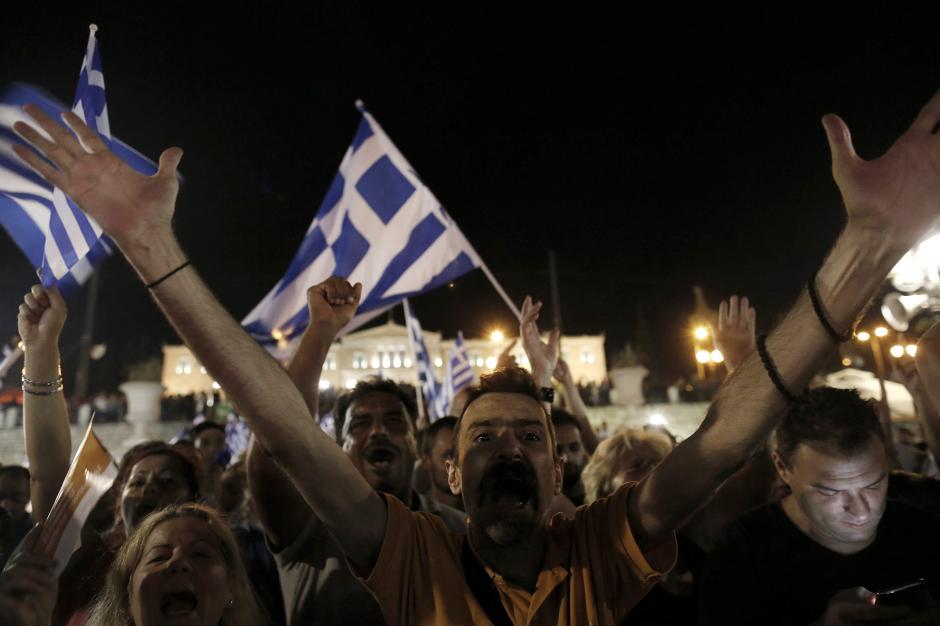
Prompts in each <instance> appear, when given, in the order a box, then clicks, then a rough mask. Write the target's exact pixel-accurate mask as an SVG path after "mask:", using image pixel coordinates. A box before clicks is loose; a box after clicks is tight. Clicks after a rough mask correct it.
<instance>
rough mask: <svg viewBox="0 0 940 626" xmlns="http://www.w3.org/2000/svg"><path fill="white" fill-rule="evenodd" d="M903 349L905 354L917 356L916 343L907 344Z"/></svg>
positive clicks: (912, 356)
mask: <svg viewBox="0 0 940 626" xmlns="http://www.w3.org/2000/svg"><path fill="white" fill-rule="evenodd" d="M904 351H905V352H907V356H909V357H911V358H914V357H915V356H917V344H916V343H911V344H908V345H907V347H906V348H904Z"/></svg>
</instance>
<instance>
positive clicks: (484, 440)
mask: <svg viewBox="0 0 940 626" xmlns="http://www.w3.org/2000/svg"><path fill="white" fill-rule="evenodd" d="M547 419H548V418H547V416H546V415H545V411H544V410H543V409H542V406H541V405H540V404H539V402H538V401H536V400H535V399H533V398H530V397H528V396H526V395H523V394H518V393H496V392H494V393H487V394H484V395H483V396H480V397H479V398H477V399H476V400H474V401H473V402H471V403H470V404H469V405H468V406H467V409H466V411H465V412H464V414H463V418H462V419H461V421H460V432H459V433H458V439H457V441H458V446H457V450H455V454H456V458H455V459H454V462H452V463H449V464H448V479H449V482H450V487H451V491H452V492H453V493H454V494H458V495H462V496H463V501H464V507H465V510H466V511H467V515H468V516H469V517H470V520H471V523H472V524H473V525H474V526H475V527H477V528H478V529H480V530H482V531H483V532H484V533H486V535H487V536H488V537H489V538H490V540H492V541H493V542H495V543H496V544H498V545H503V546H510V545H514V544H517V543H519V542H521V541H522V540H524V539H526V538H527V537H528V536H529V535H530V533H531V532H532V531H533V530H534V529H535V528H537V527H538V526H540V525H541V523H542V519H543V517H544V515H545V511H546V510H547V508H548V506H549V504H550V503H551V500H552V497H553V496H554V495H555V494H558V493H560V492H561V482H562V471H563V470H562V467H563V461H561V459H558V458H556V457H555V451H554V450H553V449H552V442H551V437H550V435H549V430H548V422H547Z"/></svg>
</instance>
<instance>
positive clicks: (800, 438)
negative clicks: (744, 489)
mask: <svg viewBox="0 0 940 626" xmlns="http://www.w3.org/2000/svg"><path fill="white" fill-rule="evenodd" d="M872 437H875V438H876V439H878V441H881V442H884V440H885V436H884V433H883V432H882V430H881V423H880V421H879V420H878V415H877V413H876V412H875V407H874V403H873V402H872V401H871V400H863V399H862V398H861V396H859V395H858V391H856V390H854V389H834V388H832V387H818V388H816V389H811V390H810V391H808V392H807V393H805V394H804V395H803V396H802V397H801V398H800V399H799V400H797V401H796V402H794V403H793V404H792V405H791V406H790V409H789V410H788V411H787V413H786V415H784V417H783V420H782V421H781V422H780V425H779V426H777V453H778V454H779V455H780V458H781V460H782V461H783V463H784V465H786V466H787V467H789V466H790V464H791V462H792V461H793V455H794V453H795V452H796V449H797V447H799V445H800V444H810V445H813V446H816V447H820V448H823V449H825V450H828V451H831V452H833V453H834V454H838V455H840V456H851V455H853V454H857V453H858V452H861V451H862V450H864V449H865V448H866V447H867V446H868V444H869V443H870V442H871V438H872Z"/></svg>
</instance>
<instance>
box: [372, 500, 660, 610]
mask: <svg viewBox="0 0 940 626" xmlns="http://www.w3.org/2000/svg"><path fill="white" fill-rule="evenodd" d="M632 486H633V484H629V485H624V486H623V487H621V488H620V489H618V490H617V491H615V492H614V493H613V494H612V495H611V496H610V497H608V498H604V499H601V500H598V501H597V502H594V503H593V504H590V505H587V506H583V507H581V508H579V509H578V511H577V513H576V514H575V518H574V519H573V520H571V519H565V518H563V517H562V516H560V515H557V516H555V518H554V519H552V521H551V523H550V524H549V525H548V527H547V530H548V546H547V547H546V552H545V563H544V564H543V565H542V571H541V572H540V573H539V577H538V582H537V584H536V590H535V592H534V593H529V592H528V591H527V590H525V589H523V588H521V587H517V586H515V585H512V584H511V583H509V582H507V581H505V580H504V579H503V578H502V576H500V575H499V574H497V573H496V572H494V571H493V570H491V569H490V568H489V567H486V572H487V574H489V575H490V578H491V579H492V580H493V583H494V584H495V586H496V589H497V591H498V593H499V596H500V599H501V600H502V604H503V607H504V608H505V609H506V612H507V614H508V615H509V617H510V619H511V620H512V623H513V624H514V625H515V626H529V625H538V626H568V625H571V626H587V625H592V626H593V625H597V626H616V625H617V624H619V623H620V622H621V621H622V620H623V618H624V617H625V616H626V615H627V613H628V612H629V611H630V609H632V608H633V606H634V605H635V604H636V603H637V602H639V600H640V599H641V598H642V597H643V596H644V595H645V594H646V592H647V591H649V589H650V588H651V587H652V586H653V585H654V584H656V582H657V579H658V578H659V577H660V576H661V575H662V574H663V572H665V571H668V570H669V568H671V567H672V565H673V564H674V562H675V559H676V541H675V538H674V537H673V538H672V539H670V540H669V541H666V542H664V543H663V544H662V545H660V546H658V547H657V548H656V549H654V550H652V551H650V553H649V554H646V555H644V554H643V553H642V552H641V551H640V548H639V546H637V544H636V541H635V540H634V538H633V534H632V533H631V532H630V525H629V523H628V522H627V498H628V496H629V494H630V488H631V487H632ZM385 501H386V503H387V504H388V522H387V524H386V527H385V539H384V541H383V543H382V549H381V551H380V552H379V557H378V560H377V561H376V563H375V567H374V568H373V569H372V572H371V574H370V575H369V578H368V579H366V581H365V583H366V585H367V586H368V587H369V588H370V589H371V590H372V592H373V593H374V594H375V596H376V599H377V600H378V602H379V606H381V607H382V613H383V615H384V616H385V620H386V622H388V625H389V626H398V625H401V626H444V625H450V624H455V625H456V624H480V625H484V626H491V625H492V622H490V620H489V618H488V617H487V616H486V613H485V612H484V610H483V608H482V607H481V606H480V604H479V603H478V602H477V600H476V598H475V597H474V595H473V592H472V591H471V590H470V588H469V587H468V586H467V582H466V579H465V578H464V572H463V567H462V565H461V561H460V554H461V549H462V543H461V542H462V541H463V536H462V535H455V534H453V533H451V532H449V531H448V530H447V527H446V526H445V525H444V524H443V523H442V522H441V521H440V520H439V519H438V518H436V517H435V516H433V515H427V514H424V513H414V512H412V511H410V510H409V509H408V508H407V507H405V505H403V504H402V503H401V502H399V501H398V500H396V499H395V498H385Z"/></svg>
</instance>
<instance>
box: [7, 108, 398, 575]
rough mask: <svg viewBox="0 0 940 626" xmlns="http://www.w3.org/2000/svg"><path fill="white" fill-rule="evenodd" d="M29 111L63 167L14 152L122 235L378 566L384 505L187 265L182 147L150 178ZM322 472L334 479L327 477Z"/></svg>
mask: <svg viewBox="0 0 940 626" xmlns="http://www.w3.org/2000/svg"><path fill="white" fill-rule="evenodd" d="M25 110H26V112H27V114H29V115H30V117H32V118H33V119H34V120H35V121H36V122H37V123H38V124H39V125H40V126H41V127H42V128H43V129H44V130H45V131H46V132H47V133H48V134H49V136H51V138H52V139H51V141H50V140H47V139H45V138H43V137H42V135H40V134H39V133H38V132H37V131H36V130H35V129H33V128H31V127H30V126H29V125H27V124H24V123H17V124H16V125H15V129H16V131H17V132H19V133H20V134H21V135H22V136H23V137H24V138H25V139H26V140H27V141H29V142H30V143H32V144H33V145H34V146H36V147H37V148H38V149H39V150H40V151H41V152H42V153H43V154H45V156H46V157H47V158H48V159H49V160H50V161H51V162H52V163H53V164H54V165H55V167H53V166H51V165H50V164H49V163H47V162H46V161H44V160H43V159H41V158H40V157H38V156H37V155H36V154H35V153H34V152H32V151H31V150H29V149H28V148H25V147H23V146H15V148H14V149H15V150H16V153H17V154H18V155H19V156H20V157H21V158H22V159H23V160H24V161H26V162H27V163H29V164H30V165H31V166H32V167H33V168H34V169H36V170H37V171H38V172H39V173H40V174H42V175H43V176H44V177H45V178H46V179H47V180H48V181H49V182H51V183H52V184H54V185H56V186H57V187H59V188H60V189H62V190H63V191H64V192H65V193H67V194H68V195H69V196H70V197H71V198H72V199H73V200H74V201H75V202H76V203H78V205H79V206H81V207H82V209H84V210H85V211H86V212H87V213H88V214H89V215H91V216H92V217H93V218H94V219H96V220H97V221H98V223H99V224H100V225H101V227H102V228H103V229H104V231H105V232H106V233H107V234H108V235H110V236H111V238H112V239H114V241H115V242H116V243H117V245H118V247H119V248H120V250H121V252H122V253H123V254H124V256H125V257H126V258H127V259H128V261H129V262H130V263H131V265H132V266H133V267H134V269H135V270H136V271H137V273H138V274H139V275H140V277H141V279H142V280H143V282H144V283H146V284H148V285H150V286H151V293H152V294H153V296H154V298H155V299H156V301H157V303H158V304H159V305H160V308H161V309H162V310H163V312H164V313H165V315H166V317H167V319H169V321H170V323H172V324H173V326H174V327H175V328H176V331H177V332H178V333H179V335H180V337H182V338H183V340H184V341H185V342H186V344H187V345H188V346H189V347H190V349H191V350H192V351H193V353H194V354H195V355H196V357H197V358H198V359H199V360H200V361H201V362H202V363H203V364H204V365H205V366H206V368H207V369H208V370H209V371H210V372H212V375H213V376H214V377H215V379H216V380H218V381H219V383H220V384H221V385H222V387H223V388H224V389H225V390H226V393H228V394H229V395H230V396H231V397H232V399H233V400H234V402H235V404H236V405H237V406H238V407H239V408H240V409H241V411H242V412H243V413H244V415H245V418H246V420H247V421H248V423H249V425H250V426H251V429H252V432H253V433H254V435H255V437H256V438H257V441H258V443H259V444H260V445H261V446H262V447H263V448H264V449H265V450H267V451H268V452H269V453H270V454H271V455H272V456H273V458H274V459H275V461H276V462H277V464H278V465H279V466H280V467H281V469H283V470H284V472H285V473H286V474H287V476H289V477H290V479H291V481H292V482H293V483H294V485H295V486H296V487H297V489H298V491H299V492H300V493H301V494H302V495H303V497H304V500H305V501H306V502H307V503H308V504H309V505H310V508H312V509H313V511H314V512H315V513H316V514H317V516H318V517H319V518H320V519H321V520H322V521H323V522H324V523H325V524H326V525H327V527H328V528H329V529H330V531H331V532H332V533H333V535H334V537H336V539H337V541H338V542H339V543H340V545H341V546H342V547H343V549H344V551H345V552H346V555H347V557H348V558H349V560H350V561H351V562H352V563H353V564H355V565H356V566H357V567H359V568H361V569H363V570H365V571H367V570H368V569H370V568H371V565H372V563H373V562H374V559H375V558H376V557H377V556H378V552H379V549H380V548H381V545H382V540H383V537H384V532H385V520H386V510H385V504H384V502H383V501H382V499H381V498H380V497H379V496H378V495H377V494H376V493H375V492H374V491H373V490H372V488H371V487H370V486H369V484H368V483H367V482H366V481H365V479H363V478H362V476H361V475H360V474H359V472H357V471H356V469H355V468H354V467H353V465H352V464H351V463H350V462H349V460H348V459H347V457H346V455H345V454H343V452H342V451H341V450H340V449H339V447H338V446H337V445H336V444H335V443H334V442H333V441H331V440H330V438H329V437H328V436H327V435H326V434H325V433H324V432H323V431H321V430H320V429H319V428H315V427H312V422H313V418H312V416H311V415H310V412H309V411H308V410H307V405H306V402H305V401H304V398H303V396H302V395H301V393H300V392H299V391H298V390H297V387H296V386H295V385H294V383H293V382H292V381H291V379H290V378H289V376H288V375H287V373H286V372H285V371H284V370H283V369H282V368H281V367H280V366H279V365H278V364H277V363H276V362H275V361H274V359H272V358H271V357H270V355H268V354H267V352H265V351H264V350H263V349H262V348H261V347H260V346H259V345H258V344H257V343H255V341H253V340H252V339H251V337H249V336H248V335H247V334H246V333H245V332H244V331H243V330H242V328H241V326H239V325H238V323H237V322H236V321H235V320H234V319H232V317H231V316H230V315H229V314H228V312H226V311H225V309H224V308H223V307H222V306H221V305H220V304H219V302H218V301H217V300H216V299H215V297H214V296H213V295H212V293H211V292H210V291H209V289H208V288H207V287H206V285H205V283H203V281H202V279H201V278H200V277H199V275H198V274H197V273H196V271H195V269H193V268H192V267H191V266H185V265H186V263H187V260H186V257H185V255H184V253H183V251H182V249H181V248H180V245H179V243H178V242H177V240H176V237H175V235H174V234H173V229H172V227H171V224H170V222H171V219H172V217H173V211H174V209H175V205H176V195H177V192H178V190H179V185H178V182H177V180H176V168H177V166H178V165H179V161H180V159H181V158H182V155H183V153H182V150H180V149H179V148H170V149H168V150H166V151H164V152H163V154H161V155H160V167H159V170H158V171H157V173H156V174H155V175H154V176H152V177H147V176H143V175H141V174H139V173H137V172H135V171H133V170H132V169H131V168H129V167H128V166H127V165H126V164H124V163H123V162H122V161H121V160H120V159H118V158H117V157H116V156H115V155H114V154H112V153H111V152H110V151H109V150H108V148H107V146H106V145H105V144H104V142H102V141H101V139H100V138H99V137H98V135H97V133H95V132H94V131H92V130H90V129H88V127H87V126H85V125H84V124H83V123H82V121H81V120H80V119H79V118H78V117H77V116H75V115H74V114H71V113H68V112H67V113H64V114H63V117H64V119H65V121H66V122H67V123H68V124H69V126H70V127H71V128H72V129H73V130H74V131H75V133H76V134H77V135H78V137H79V138H80V140H81V143H79V141H77V140H76V138H75V136H73V135H72V134H71V133H69V132H68V131H67V130H66V129H65V128H63V127H62V126H60V125H59V124H57V123H56V122H55V121H53V120H52V119H50V118H49V117H48V116H46V115H45V114H44V113H43V112H42V111H41V110H40V109H39V108H38V107H35V106H27V107H25ZM86 149H87V150H86ZM180 268H182V269H180ZM324 476H329V477H330V480H329V481H324V480H323V477H324ZM349 520H356V523H354V524H351V523H350V522H349Z"/></svg>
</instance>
